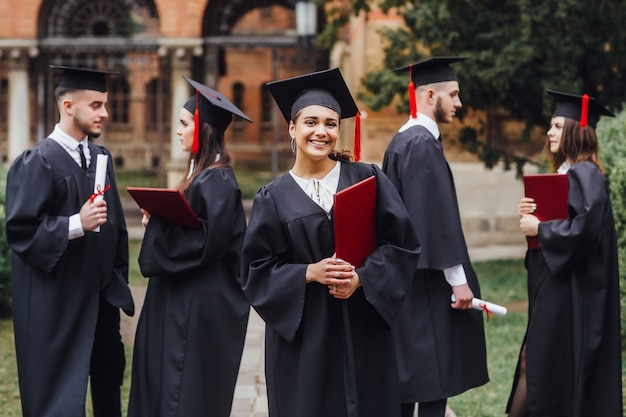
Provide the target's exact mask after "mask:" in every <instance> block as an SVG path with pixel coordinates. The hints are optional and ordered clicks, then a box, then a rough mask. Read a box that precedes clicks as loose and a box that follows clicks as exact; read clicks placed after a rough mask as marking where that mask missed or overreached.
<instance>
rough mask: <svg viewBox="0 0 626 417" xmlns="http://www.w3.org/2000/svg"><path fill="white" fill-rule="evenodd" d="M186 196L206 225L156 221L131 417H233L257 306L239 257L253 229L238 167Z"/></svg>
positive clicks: (212, 172)
mask: <svg viewBox="0 0 626 417" xmlns="http://www.w3.org/2000/svg"><path fill="white" fill-rule="evenodd" d="M185 197H186V198H187V201H188V202H189V205H190V206H191V208H192V209H193V210H194V212H195V213H196V214H197V216H198V217H199V218H200V220H201V222H202V228H201V229H197V230H195V229H188V228H184V227H180V226H175V225H172V224H168V223H166V222H164V221H162V220H160V219H158V218H156V217H152V218H151V219H150V222H149V223H148V226H147V228H146V230H145V235H144V238H143V242H142V245H141V251H140V254H139V266H140V268H141V273H142V274H143V275H144V276H146V277H150V280H149V283H148V289H147V293H146V298H145V301H144V305H143V308H142V310H141V316H140V317H139V323H138V326H137V333H136V336H135V350H134V356H133V374H132V383H131V391H130V401H129V406H128V416H129V417H166V416H167V417H175V416H178V417H194V416H198V417H200V416H202V417H206V416H211V417H228V416H229V415H230V409H231V406H232V401H233V394H234V389H235V382H236V379H237V373H238V370H239V364H240V360H241V354H242V351H243V344H244V339H245V335H246V327H247V323H248V313H249V310H250V305H249V303H248V301H247V300H246V298H245V295H244V294H243V291H242V290H241V285H240V281H239V257H240V252H241V245H242V243H243V237H244V234H245V230H246V217H245V213H244V209H243V205H242V202H241V192H240V191H239V186H238V184H237V181H236V179H235V176H234V174H233V171H232V169H231V168H215V169H209V170H204V171H202V172H201V173H199V174H198V175H197V176H196V178H194V179H193V181H192V182H191V185H190V186H189V189H188V190H187V192H186V195H185Z"/></svg>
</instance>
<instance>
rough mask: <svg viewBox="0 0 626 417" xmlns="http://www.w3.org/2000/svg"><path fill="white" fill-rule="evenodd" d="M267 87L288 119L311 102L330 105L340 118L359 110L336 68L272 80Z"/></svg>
mask: <svg viewBox="0 0 626 417" xmlns="http://www.w3.org/2000/svg"><path fill="white" fill-rule="evenodd" d="M267 88H268V89H269V91H270V93H271V94H272V96H273V97H274V101H276V104H277V105H278V107H279V108H280V111H281V113H282V114H283V116H284V117H285V120H286V121H287V123H289V122H290V121H291V119H292V118H293V116H295V114H296V113H297V112H299V111H300V110H302V109H303V108H305V107H307V106H312V105H320V106H325V107H328V108H330V109H333V110H335V111H336V112H337V113H339V117H340V118H341V119H345V118H347V117H354V116H356V115H357V114H358V113H359V109H358V107H357V105H356V103H355V102H354V98H352V94H351V93H350V90H349V89H348V86H347V85H346V82H345V80H344V79H343V76H342V75H341V72H340V71H339V68H331V69H327V70H323V71H318V72H312V73H310V74H305V75H300V76H297V77H292V78H286V79H284V80H278V81H272V82H269V83H267Z"/></svg>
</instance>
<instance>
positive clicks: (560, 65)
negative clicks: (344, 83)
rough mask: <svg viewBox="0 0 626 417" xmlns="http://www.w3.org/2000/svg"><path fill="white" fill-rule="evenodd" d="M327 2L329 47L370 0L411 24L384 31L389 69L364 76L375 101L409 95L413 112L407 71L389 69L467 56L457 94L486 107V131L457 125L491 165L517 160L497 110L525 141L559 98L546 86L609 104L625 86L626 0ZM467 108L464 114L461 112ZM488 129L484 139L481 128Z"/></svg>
mask: <svg viewBox="0 0 626 417" xmlns="http://www.w3.org/2000/svg"><path fill="white" fill-rule="evenodd" d="M318 1H319V3H329V4H333V5H334V6H332V7H329V8H328V11H327V17H328V18H329V19H330V22H329V24H328V25H327V26H326V27H325V28H324V31H323V32H322V33H321V35H320V37H319V43H320V46H326V47H328V46H329V45H331V44H332V43H333V42H334V41H335V40H336V39H337V37H338V36H339V34H340V32H339V28H340V27H341V26H342V25H343V24H345V22H346V21H347V19H348V18H349V16H350V15H351V14H353V15H358V14H359V13H361V12H367V11H368V10H370V7H371V6H373V5H376V6H379V7H381V8H382V9H383V10H384V11H388V10H389V9H391V8H395V9H396V10H398V11H399V13H400V14H401V15H402V16H403V18H404V22H405V27H404V28H402V29H386V30H383V31H381V34H382V36H383V37H384V38H385V39H386V41H387V42H386V47H385V49H384V62H383V68H381V69H378V70H375V71H373V72H369V73H368V74H367V75H366V76H365V77H364V79H363V80H362V82H363V86H364V87H365V89H366V91H367V93H366V94H364V95H363V96H361V97H360V98H361V99H363V100H364V101H365V103H366V104H367V105H368V106H370V107H371V108H372V109H374V110H378V109H380V108H381V107H383V106H385V105H387V104H390V103H392V101H393V99H394V97H396V95H400V96H401V97H402V98H403V100H401V102H402V104H401V105H400V109H399V110H401V111H403V112H406V113H408V103H406V101H407V100H406V98H405V97H406V95H405V93H406V85H407V80H406V76H404V77H398V76H396V75H395V74H394V73H393V72H392V70H391V69H393V68H396V67H400V66H404V65H407V64H409V63H411V62H417V61H419V60H421V59H424V58H426V57H428V56H431V55H451V56H467V57H469V58H470V59H469V60H468V61H465V62H463V63H461V64H459V67H458V68H460V69H461V70H460V71H458V75H459V81H460V84H461V90H462V92H461V94H462V97H463V98H464V101H465V103H466V105H468V106H471V107H473V108H475V109H480V110H485V111H486V115H487V116H486V120H484V121H482V122H483V123H482V125H483V126H484V129H483V131H481V132H476V131H472V129H469V130H465V131H464V132H461V136H462V137H461V138H460V139H461V142H465V143H466V144H467V146H468V148H470V149H472V148H473V149H474V151H475V152H476V153H477V154H479V155H480V156H481V158H482V159H483V161H484V162H485V163H486V165H487V166H493V165H494V164H495V163H496V162H498V161H499V160H504V162H506V163H511V162H515V163H517V164H518V168H519V169H521V165H522V164H523V163H524V161H525V159H524V158H523V156H522V157H521V158H520V156H519V155H518V156H517V157H512V155H509V154H507V153H506V151H505V149H503V148H502V147H501V144H499V143H498V140H499V137H500V131H499V129H498V126H494V125H493V124H494V123H495V122H494V120H497V119H496V118H495V117H494V115H495V114H496V113H497V112H502V111H504V112H506V113H507V114H508V115H509V116H510V117H511V118H513V119H515V120H519V121H522V122H524V125H525V129H523V130H522V132H520V137H519V140H528V138H529V137H530V132H531V129H532V128H533V127H534V126H537V125H540V126H542V127H545V126H546V125H547V120H548V117H549V116H550V112H551V111H552V110H553V107H554V103H553V102H552V101H551V99H550V98H549V97H548V95H547V94H545V89H546V88H552V89H556V90H562V91H568V92H573V93H582V92H585V93H587V94H589V95H591V96H594V97H596V98H598V99H599V100H600V101H601V102H602V103H604V104H606V105H607V106H608V107H609V108H616V107H619V106H620V105H621V103H622V102H623V98H624V96H625V94H626V79H625V77H626V74H625V73H624V69H625V68H626V26H625V25H623V24H622V22H623V21H624V20H625V19H626V7H623V2H622V1H621V0H599V1H595V2H588V1H583V0H563V1H559V2H546V1H542V0H517V1H512V0H409V1H405V0H403V1H399V0H345V1H344V2H341V3H337V2H336V1H333V0H326V1H323V0H318ZM461 116H462V115H461ZM481 135H483V136H484V137H485V141H484V143H482V142H479V141H478V137H479V136H481Z"/></svg>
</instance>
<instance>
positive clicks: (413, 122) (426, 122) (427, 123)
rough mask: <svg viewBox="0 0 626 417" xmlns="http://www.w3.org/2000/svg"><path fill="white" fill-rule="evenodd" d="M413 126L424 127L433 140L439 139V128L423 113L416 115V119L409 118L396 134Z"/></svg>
mask: <svg viewBox="0 0 626 417" xmlns="http://www.w3.org/2000/svg"><path fill="white" fill-rule="evenodd" d="M413 126H424V127H425V128H426V129H427V130H428V131H429V132H430V134H431V135H433V137H434V138H435V139H437V138H439V126H437V122H435V121H434V120H433V119H431V118H430V117H428V116H426V115H425V114H424V113H419V112H418V113H417V117H416V118H412V117H409V120H408V121H407V122H406V123H405V124H404V125H403V126H402V127H401V128H400V129H399V130H398V132H404V131H405V130H407V129H409V128H411V127H413Z"/></svg>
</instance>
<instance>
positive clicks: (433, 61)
mask: <svg viewBox="0 0 626 417" xmlns="http://www.w3.org/2000/svg"><path fill="white" fill-rule="evenodd" d="M466 59H467V57H464V56H434V57H432V58H428V59H426V60H424V61H420V62H418V63H416V64H410V65H407V66H405V67H401V68H395V69H394V71H395V72H409V73H410V74H411V80H412V81H413V82H414V83H415V85H416V86H418V85H426V84H432V83H440V82H444V81H458V78H457V77H456V73H455V72H454V70H453V69H452V67H450V64H454V63H455V62H458V61H463V60H466Z"/></svg>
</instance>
